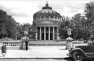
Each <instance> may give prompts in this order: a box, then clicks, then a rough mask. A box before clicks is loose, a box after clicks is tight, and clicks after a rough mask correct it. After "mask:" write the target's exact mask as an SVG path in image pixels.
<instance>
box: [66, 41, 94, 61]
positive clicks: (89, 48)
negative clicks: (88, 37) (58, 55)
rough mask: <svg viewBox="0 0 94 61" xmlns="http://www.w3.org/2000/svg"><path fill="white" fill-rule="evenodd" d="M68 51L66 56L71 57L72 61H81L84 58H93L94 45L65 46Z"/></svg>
mask: <svg viewBox="0 0 94 61" xmlns="http://www.w3.org/2000/svg"><path fill="white" fill-rule="evenodd" d="M67 49H68V51H69V53H68V56H69V57H72V58H73V60H74V61H82V60H83V59H85V58H88V57H93V58H94V44H92V43H72V42H69V43H68V45H67Z"/></svg>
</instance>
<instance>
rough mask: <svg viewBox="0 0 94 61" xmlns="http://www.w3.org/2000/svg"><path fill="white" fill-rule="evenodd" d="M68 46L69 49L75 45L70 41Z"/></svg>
mask: <svg viewBox="0 0 94 61" xmlns="http://www.w3.org/2000/svg"><path fill="white" fill-rule="evenodd" d="M66 47H67V49H68V50H71V49H72V47H73V44H72V42H68V43H67V46H66Z"/></svg>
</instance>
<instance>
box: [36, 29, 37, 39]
mask: <svg viewBox="0 0 94 61" xmlns="http://www.w3.org/2000/svg"><path fill="white" fill-rule="evenodd" d="M36 40H37V29H36Z"/></svg>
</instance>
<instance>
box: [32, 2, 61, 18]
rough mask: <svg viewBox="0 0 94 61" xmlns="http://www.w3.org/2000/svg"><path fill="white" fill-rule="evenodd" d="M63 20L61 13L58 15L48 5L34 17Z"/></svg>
mask: <svg viewBox="0 0 94 61" xmlns="http://www.w3.org/2000/svg"><path fill="white" fill-rule="evenodd" d="M40 17H41V18H45V17H46V18H49V17H51V18H53V17H55V18H57V17H58V18H61V15H60V14H59V13H57V12H56V11H54V10H52V7H49V5H48V3H47V4H46V6H45V7H43V8H42V10H40V11H38V12H36V13H35V14H34V15H33V18H40Z"/></svg>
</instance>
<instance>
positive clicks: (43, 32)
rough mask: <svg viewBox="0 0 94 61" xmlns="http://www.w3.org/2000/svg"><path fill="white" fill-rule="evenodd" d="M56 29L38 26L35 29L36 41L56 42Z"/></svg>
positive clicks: (54, 27)
mask: <svg viewBox="0 0 94 61" xmlns="http://www.w3.org/2000/svg"><path fill="white" fill-rule="evenodd" d="M57 32H58V27H56V26H53V27H52V26H38V27H37V36H36V38H37V40H56V39H57V36H58V35H57Z"/></svg>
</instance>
